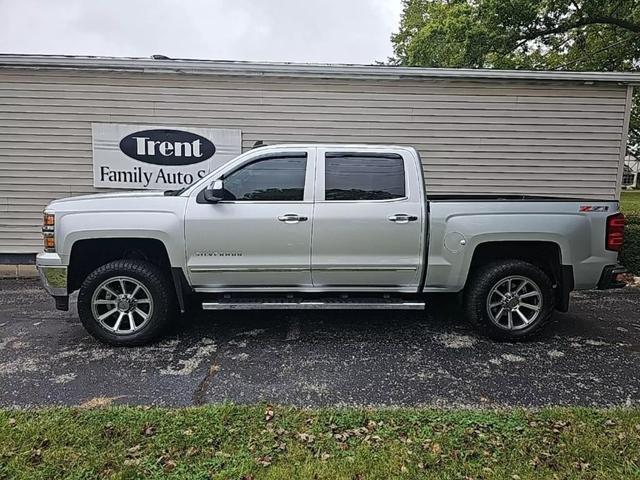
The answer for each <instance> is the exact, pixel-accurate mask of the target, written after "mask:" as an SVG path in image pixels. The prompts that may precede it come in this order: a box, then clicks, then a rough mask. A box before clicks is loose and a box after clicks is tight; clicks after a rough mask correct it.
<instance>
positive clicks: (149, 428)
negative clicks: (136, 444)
mask: <svg viewBox="0 0 640 480" xmlns="http://www.w3.org/2000/svg"><path fill="white" fill-rule="evenodd" d="M155 434H156V429H155V427H154V426H153V425H149V424H148V423H147V424H145V425H144V426H143V427H142V435H144V436H145V437H152V436H153V435H155Z"/></svg>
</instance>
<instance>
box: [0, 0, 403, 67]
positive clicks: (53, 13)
mask: <svg viewBox="0 0 640 480" xmlns="http://www.w3.org/2000/svg"><path fill="white" fill-rule="evenodd" d="M401 9H402V6H401V0H182V1H180V0H0V18H2V20H3V21H2V28H0V53H39V54H63V55H104V56H118V57H121V56H125V57H149V56H151V55H154V54H161V55H166V56H168V57H173V58H199V59H215V60H253V61H285V62H316V63H362V64H371V63H374V62H376V61H385V60H386V59H387V58H388V57H389V56H391V55H392V47H391V41H390V38H389V37H390V36H391V34H392V33H393V32H394V31H396V30H397V28H398V24H399V20H400V13H401Z"/></svg>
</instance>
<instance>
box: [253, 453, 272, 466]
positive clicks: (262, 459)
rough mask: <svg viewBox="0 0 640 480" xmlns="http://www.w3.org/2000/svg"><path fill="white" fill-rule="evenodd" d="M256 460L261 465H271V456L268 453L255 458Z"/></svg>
mask: <svg viewBox="0 0 640 480" xmlns="http://www.w3.org/2000/svg"><path fill="white" fill-rule="evenodd" d="M256 461H257V462H258V464H260V465H262V466H263V467H268V466H269V465H271V462H273V458H271V457H270V456H269V455H265V456H263V457H260V458H257V459H256Z"/></svg>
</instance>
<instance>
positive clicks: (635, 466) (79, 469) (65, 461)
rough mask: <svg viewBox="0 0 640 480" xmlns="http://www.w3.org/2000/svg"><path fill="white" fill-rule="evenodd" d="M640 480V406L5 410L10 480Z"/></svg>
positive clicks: (2, 473)
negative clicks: (625, 407)
mask: <svg viewBox="0 0 640 480" xmlns="http://www.w3.org/2000/svg"><path fill="white" fill-rule="evenodd" d="M160 477H162V478H176V479H178V478H179V479H185V478H187V479H191V478H193V479H206V478H233V479H258V478H271V479H287V480H291V479H297V478H303V479H310V478H318V479H322V478H328V479H337V478H340V479H343V478H344V479H369V478H376V479H377V478H380V479H384V478H437V479H470V478H471V479H493V478H500V479H509V480H518V479H526V478H562V479H573V478H575V479H578V478H580V479H590V478H602V479H608V480H611V479H628V478H640V409H616V410H597V409H582V408H555V409H546V410H541V411H537V412H533V411H527V410H505V411H494V410H475V411H473V410H455V411H454V410H433V409H421V410H415V409H372V410H364V409H320V410H301V409H295V408H289V407H275V408H271V407H269V406H266V405H259V406H237V405H216V406H207V407H198V408H187V409H162V408H138V407H105V408H93V409H92V408H84V409H83V408H54V409H43V410H34V411H14V410H0V478H3V479H5V478H6V479H30V480H32V479H51V478H77V479H80V478H83V479H85V478H86V479H89V478H90V479H93V478H160Z"/></svg>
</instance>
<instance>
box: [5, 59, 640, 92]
mask: <svg viewBox="0 0 640 480" xmlns="http://www.w3.org/2000/svg"><path fill="white" fill-rule="evenodd" d="M0 68H26V69H63V70H67V69H71V70H108V71H127V72H142V73H144V72H148V73H179V74H180V73H181V74H195V75H205V74H209V75H238V76H279V77H321V78H322V77H324V78H340V77H342V78H377V79H400V78H409V79H420V78H448V79H477V80H535V81H572V82H587V83H591V82H593V83H603V82H604V83H617V84H625V85H640V73H630V72H575V71H555V70H553V71H549V70H491V69H467V68H421V67H396V66H387V65H352V64H323V63H286V62H248V61H233V60H192V59H169V58H167V59H154V58H137V57H95V56H73V55H31V54H0Z"/></svg>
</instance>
